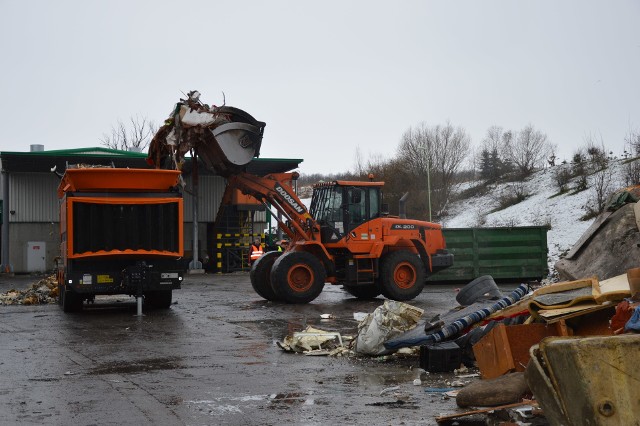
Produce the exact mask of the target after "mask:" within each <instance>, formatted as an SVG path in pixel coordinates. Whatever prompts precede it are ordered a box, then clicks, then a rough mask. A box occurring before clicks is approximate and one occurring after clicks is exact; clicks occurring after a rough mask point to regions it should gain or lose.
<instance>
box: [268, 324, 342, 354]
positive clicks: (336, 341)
mask: <svg viewBox="0 0 640 426" xmlns="http://www.w3.org/2000/svg"><path fill="white" fill-rule="evenodd" d="M345 340H346V341H350V340H351V337H348V336H342V335H341V334H340V333H337V332H331V331H325V330H320V329H318V328H314V327H311V326H308V327H307V328H305V329H304V330H303V331H300V332H295V333H293V334H292V335H291V336H286V337H285V338H284V340H283V341H282V342H276V343H277V345H278V347H279V348H280V349H282V350H283V351H285V352H297V353H303V354H305V355H331V356H340V355H347V354H349V353H350V351H349V349H348V348H347V347H346V346H345V342H344V341H345Z"/></svg>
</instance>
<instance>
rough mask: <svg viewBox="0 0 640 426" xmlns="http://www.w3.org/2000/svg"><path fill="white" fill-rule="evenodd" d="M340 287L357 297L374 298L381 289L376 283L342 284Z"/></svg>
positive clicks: (378, 294)
mask: <svg viewBox="0 0 640 426" xmlns="http://www.w3.org/2000/svg"><path fill="white" fill-rule="evenodd" d="M342 287H343V288H344V290H345V291H346V292H347V293H349V294H350V295H352V296H355V297H357V298H358V299H374V298H376V297H378V296H380V293H382V290H381V289H380V287H379V286H378V285H377V284H367V285H344V286H342Z"/></svg>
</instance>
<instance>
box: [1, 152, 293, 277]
mask: <svg viewBox="0 0 640 426" xmlns="http://www.w3.org/2000/svg"><path fill="white" fill-rule="evenodd" d="M146 157H147V155H146V154H145V153H140V152H129V151H119V150H112V149H107V148H101V147H99V148H80V149H68V150H51V151H44V149H43V146H42V145H32V146H31V151H30V152H0V169H1V172H2V174H1V177H0V183H1V184H0V188H1V190H0V198H1V200H0V202H1V203H2V207H1V208H0V212H1V217H0V219H1V221H2V232H1V234H0V238H1V241H2V243H1V245H0V247H1V260H2V266H1V267H2V272H15V273H29V272H43V271H51V270H53V269H54V268H55V262H56V257H57V256H58V255H59V242H60V235H59V232H60V231H59V228H60V227H59V221H60V219H59V201H58V196H57V189H58V183H59V181H60V176H62V174H64V172H65V170H66V168H67V166H68V165H76V164H85V165H101V166H113V167H128V168H149V167H150V166H149V165H148V164H147V162H146ZM301 162H302V160H301V159H281V158H275V159H274V158H254V159H253V160H252V161H251V163H249V164H248V166H247V171H248V172H249V173H252V174H256V175H261V176H263V175H266V174H269V173H282V172H288V171H291V170H294V169H296V168H298V166H299V164H300V163H301ZM193 171H194V167H193V161H192V160H191V159H190V158H187V160H186V162H185V164H184V165H183V169H182V172H183V173H182V176H183V179H184V182H185V185H184V190H183V195H184V206H185V208H184V247H185V256H184V260H185V266H187V265H189V262H190V260H192V259H193V258H194V256H193V250H192V248H193V247H194V238H193V235H195V234H196V232H197V236H198V239H197V242H196V244H197V247H198V255H197V259H198V260H199V261H200V262H202V263H203V267H204V268H206V269H208V270H210V271H215V272H229V271H235V270H242V269H246V268H247V264H246V261H245V260H246V256H244V253H245V251H246V250H247V247H248V245H249V244H250V241H251V236H252V235H256V234H258V235H262V234H264V230H265V229H269V228H270V227H275V226H276V225H275V221H274V222H273V224H271V225H270V223H271V218H270V212H269V211H265V209H264V207H263V206H262V205H260V204H258V203H257V201H256V200H255V199H253V198H251V197H247V196H243V195H242V194H240V193H238V194H236V195H235V196H234V197H233V198H234V200H233V202H232V204H231V205H229V206H223V208H221V201H222V196H223V194H224V191H225V188H226V182H225V179H224V178H223V177H221V176H218V175H216V174H215V172H213V171H211V170H208V169H206V168H204V167H203V166H202V165H201V164H198V168H197V173H195V174H194V173H193ZM194 175H196V176H197V178H196V179H193V177H194ZM194 181H195V182H197V185H196V190H197V194H198V196H197V197H194V196H193V194H194ZM194 205H195V206H197V207H196V208H195V209H194ZM194 217H195V218H196V220H195V224H196V226H194ZM216 218H218V220H217V224H216ZM194 230H197V231H195V232H194ZM268 237H269V236H268V235H267V238H268Z"/></svg>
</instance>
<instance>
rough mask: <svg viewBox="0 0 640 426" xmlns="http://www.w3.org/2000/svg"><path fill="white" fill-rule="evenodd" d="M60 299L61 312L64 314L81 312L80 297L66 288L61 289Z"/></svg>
mask: <svg viewBox="0 0 640 426" xmlns="http://www.w3.org/2000/svg"><path fill="white" fill-rule="evenodd" d="M60 297H62V310H63V311H64V312H79V311H81V310H82V297H81V296H80V295H79V294H77V293H76V292H75V291H73V290H71V289H69V288H67V286H63V287H62V293H61V294H60Z"/></svg>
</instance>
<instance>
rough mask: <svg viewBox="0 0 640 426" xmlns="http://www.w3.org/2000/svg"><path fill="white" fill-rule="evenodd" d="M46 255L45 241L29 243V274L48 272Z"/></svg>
mask: <svg viewBox="0 0 640 426" xmlns="http://www.w3.org/2000/svg"><path fill="white" fill-rule="evenodd" d="M46 253H47V245H46V243H45V242H44V241H29V242H27V272H44V271H46V269H47V268H46V262H45V256H46Z"/></svg>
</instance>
